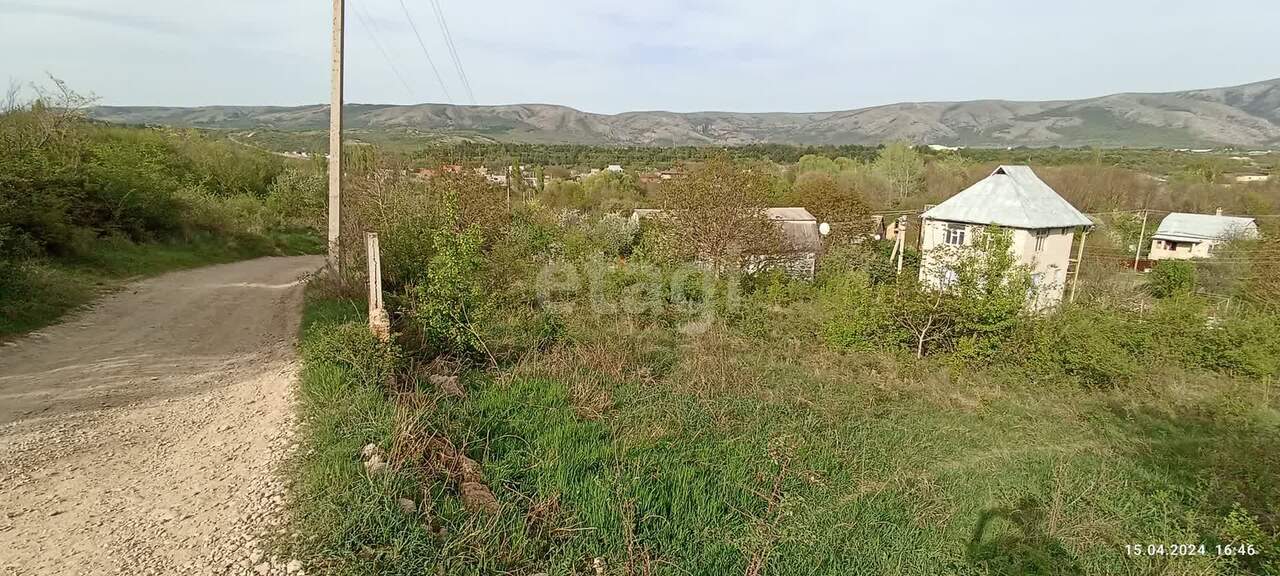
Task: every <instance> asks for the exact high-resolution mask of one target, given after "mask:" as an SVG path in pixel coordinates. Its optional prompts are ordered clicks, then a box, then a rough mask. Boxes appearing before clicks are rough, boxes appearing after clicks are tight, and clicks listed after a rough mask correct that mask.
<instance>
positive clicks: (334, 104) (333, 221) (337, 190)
mask: <svg viewBox="0 0 1280 576" xmlns="http://www.w3.org/2000/svg"><path fill="white" fill-rule="evenodd" d="M343 13H344V9H343V0H333V54H332V55H331V58H332V59H331V62H330V64H331V67H332V68H331V72H332V78H331V82H332V91H331V92H330V94H329V269H330V271H331V272H333V273H334V275H335V276H337V277H338V278H341V277H342V258H341V253H340V252H341V237H340V236H341V234H342V44H343V30H342V27H343V22H342V20H343Z"/></svg>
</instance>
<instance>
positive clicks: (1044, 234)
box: [1036, 230, 1049, 252]
mask: <svg viewBox="0 0 1280 576" xmlns="http://www.w3.org/2000/svg"><path fill="white" fill-rule="evenodd" d="M1048 238H1049V231H1048V230H1036V252H1044V242H1045V240H1047V239H1048Z"/></svg>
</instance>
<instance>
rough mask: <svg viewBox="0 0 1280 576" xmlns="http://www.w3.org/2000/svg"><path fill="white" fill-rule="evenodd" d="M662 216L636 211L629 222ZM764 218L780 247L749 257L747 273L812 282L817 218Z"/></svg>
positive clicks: (793, 212) (794, 212)
mask: <svg viewBox="0 0 1280 576" xmlns="http://www.w3.org/2000/svg"><path fill="white" fill-rule="evenodd" d="M663 214H664V210H662V209H659V208H636V209H635V210H633V211H632V212H631V220H632V222H635V223H637V224H639V223H640V222H642V221H644V220H646V219H649V218H660V217H662V216H663ZM764 216H765V218H768V219H769V221H770V222H772V223H773V224H774V226H777V227H778V230H779V231H780V232H781V240H782V245H781V246H780V247H779V251H778V252H777V253H773V254H752V255H750V257H749V259H748V261H747V270H748V271H756V270H761V269H764V268H769V267H775V268H780V269H782V270H784V271H786V272H787V273H788V274H790V275H792V276H796V277H799V278H805V279H810V280H812V279H813V276H814V272H815V269H816V267H817V262H818V254H819V253H820V252H822V232H821V228H820V227H819V223H818V218H817V217H816V216H814V215H813V214H812V213H810V212H809V211H808V210H806V209H804V208H801V207H784V208H766V209H765V210H764Z"/></svg>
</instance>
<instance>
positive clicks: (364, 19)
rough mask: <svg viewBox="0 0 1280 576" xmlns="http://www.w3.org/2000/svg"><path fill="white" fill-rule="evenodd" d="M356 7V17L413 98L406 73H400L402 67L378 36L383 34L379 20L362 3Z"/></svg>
mask: <svg viewBox="0 0 1280 576" xmlns="http://www.w3.org/2000/svg"><path fill="white" fill-rule="evenodd" d="M355 7H356V18H357V19H359V20H360V25H361V27H363V28H364V31H365V32H366V33H368V34H369V36H370V37H371V38H373V45H374V46H377V47H378V52H381V53H382V59H383V60H386V61H387V65H388V66H390V67H391V71H392V72H394V73H395V75H396V78H397V79H399V80H400V85H401V86H404V91H405V92H407V93H408V94H409V97H410V98H412V97H413V89H412V88H410V87H409V83H408V82H406V81H405V79H404V75H402V74H400V68H398V67H397V66H396V63H395V62H394V61H392V60H391V55H390V54H388V53H387V49H386V48H385V47H384V46H383V45H382V41H381V40H379V39H378V36H380V35H381V34H380V33H379V31H378V25H377V22H374V20H373V17H371V16H369V15H368V13H367V12H365V10H364V8H363V7H362V6H360V4H356V5H355Z"/></svg>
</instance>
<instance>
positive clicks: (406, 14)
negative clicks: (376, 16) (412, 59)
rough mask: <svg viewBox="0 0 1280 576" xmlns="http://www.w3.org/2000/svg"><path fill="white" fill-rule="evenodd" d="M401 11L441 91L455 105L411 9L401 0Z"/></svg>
mask: <svg viewBox="0 0 1280 576" xmlns="http://www.w3.org/2000/svg"><path fill="white" fill-rule="evenodd" d="M400 10H401V11H403V12H404V17H405V20H407V21H408V22H409V28H412V29H413V35H414V37H416V38H417V39H418V46H420V47H422V55H423V56H426V57H427V64H430V65H431V72H433V73H434V74H435V75H436V82H439V83H440V89H441V90H443V91H444V98H445V100H448V101H449V103H450V104H452V103H453V96H450V95H449V88H448V87H447V86H445V85H444V78H443V77H441V76H440V70H439V69H438V68H436V61H435V60H432V59H431V52H430V51H429V50H427V43H426V42H423V41H422V34H419V33H418V26H417V25H416V24H414V23H413V16H412V15H410V14H409V7H407V6H405V5H404V0H400Z"/></svg>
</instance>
